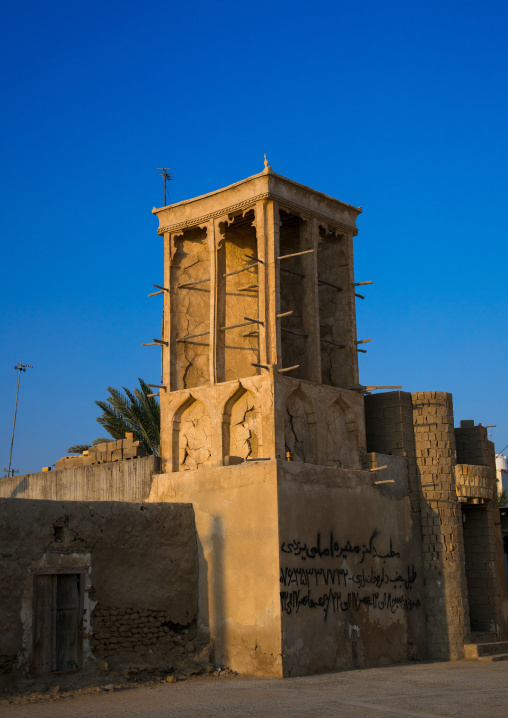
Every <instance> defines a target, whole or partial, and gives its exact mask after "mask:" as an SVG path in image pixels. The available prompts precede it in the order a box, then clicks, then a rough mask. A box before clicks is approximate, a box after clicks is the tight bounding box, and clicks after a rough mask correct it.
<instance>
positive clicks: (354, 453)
mask: <svg viewBox="0 0 508 718" xmlns="http://www.w3.org/2000/svg"><path fill="white" fill-rule="evenodd" d="M325 426H326V458H327V460H328V462H329V463H336V464H337V465H338V466H339V468H345V469H348V468H358V466H359V454H358V428H357V423H356V417H355V414H354V412H353V410H352V409H351V407H350V406H349V404H348V403H347V402H346V401H344V399H343V398H342V397H339V398H338V399H336V400H335V401H334V402H333V404H331V405H330V407H329V409H328V412H327V414H326V423H325Z"/></svg>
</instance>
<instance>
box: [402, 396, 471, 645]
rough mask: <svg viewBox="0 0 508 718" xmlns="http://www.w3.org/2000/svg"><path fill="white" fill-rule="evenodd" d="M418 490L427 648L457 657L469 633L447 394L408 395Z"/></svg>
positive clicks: (462, 545) (453, 437) (462, 543)
mask: <svg viewBox="0 0 508 718" xmlns="http://www.w3.org/2000/svg"><path fill="white" fill-rule="evenodd" d="M412 400H413V424H414V436H415V447H416V462H417V467H418V475H419V483H420V490H421V501H420V506H421V521H422V535H423V551H424V575H425V579H426V580H425V591H426V601H425V605H426V614H427V640H428V646H427V647H428V652H429V656H430V657H432V658H441V659H449V658H452V659H458V658H462V657H463V655H464V648H463V646H464V643H465V642H467V640H468V638H469V606H468V598H467V585H466V577H465V573H464V570H463V566H464V538H463V533H462V511H461V506H460V504H459V502H458V500H457V495H456V492H455V464H456V454H455V433H454V428H453V404H452V395H451V394H447V393H445V392H436V391H432V392H430V391H429V392H417V393H415V394H412Z"/></svg>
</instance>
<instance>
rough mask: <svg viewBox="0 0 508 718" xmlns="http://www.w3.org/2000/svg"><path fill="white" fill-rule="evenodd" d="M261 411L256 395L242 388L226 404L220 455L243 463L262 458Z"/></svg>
mask: <svg viewBox="0 0 508 718" xmlns="http://www.w3.org/2000/svg"><path fill="white" fill-rule="evenodd" d="M261 424H262V422H261V411H260V408H259V401H258V398H257V397H256V395H255V394H254V393H253V392H252V391H249V390H247V389H244V388H243V387H242V386H241V387H240V388H239V389H238V391H236V392H235V393H234V394H233V396H232V397H231V398H230V399H229V401H227V402H226V405H225V407H224V413H223V417H222V455H223V457H225V456H237V457H239V458H241V459H243V460H244V461H245V460H246V459H257V458H259V457H261V456H262V436H261Z"/></svg>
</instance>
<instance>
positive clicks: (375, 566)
mask: <svg viewBox="0 0 508 718" xmlns="http://www.w3.org/2000/svg"><path fill="white" fill-rule="evenodd" d="M376 540H377V541H376ZM387 544H388V546H383V545H382V544H381V542H380V534H379V532H378V531H376V530H375V531H373V532H372V534H371V536H370V538H369V540H368V542H367V543H358V544H354V543H352V542H351V541H350V540H346V541H344V542H342V541H340V540H339V539H338V538H337V537H336V536H334V534H333V531H331V532H330V533H329V534H326V535H322V534H321V533H320V532H318V534H317V536H316V540H315V541H314V542H312V543H311V544H308V543H307V542H305V543H304V542H302V541H300V540H297V539H294V540H293V541H290V542H288V543H286V542H285V541H284V542H283V543H282V544H281V547H280V549H281V553H282V554H285V555H286V556H287V558H288V559H289V557H292V558H293V559H297V560H298V561H305V562H306V565H305V566H302V565H301V564H300V565H299V566H292V567H281V570H280V584H281V589H282V590H281V593H280V598H281V607H282V610H283V611H284V612H285V613H286V614H288V615H291V614H293V613H295V614H296V613H298V612H299V611H300V610H301V609H314V610H318V611H321V612H322V613H323V617H324V619H325V620H326V619H327V617H328V614H329V613H330V611H331V612H332V613H334V614H335V613H341V612H349V611H359V610H361V609H366V608H369V609H372V610H375V611H387V612H389V613H391V614H395V613H397V612H398V611H400V610H403V611H412V610H413V609H414V608H418V607H419V606H420V600H419V599H418V598H417V597H416V596H415V597H414V598H413V597H410V596H408V595H406V594H407V593H408V592H411V590H412V589H413V584H414V582H415V581H416V578H417V573H416V570H415V567H414V565H413V564H411V565H406V566H400V561H399V560H398V559H400V552H399V551H397V550H395V549H394V548H393V544H392V539H389V541H388V542H387ZM374 559H376V561H375V563H373V562H374ZM320 560H326V561H327V563H328V564H329V563H330V561H333V562H338V564H339V565H335V566H333V565H332V566H330V565H327V566H326V567H321V566H319V565H316V564H319V562H320ZM298 561H297V562H298ZM308 562H312V563H313V565H311V566H309V564H308ZM387 562H388V565H387V566H385V565H384V564H387ZM339 589H344V590H339ZM374 589H378V590H374Z"/></svg>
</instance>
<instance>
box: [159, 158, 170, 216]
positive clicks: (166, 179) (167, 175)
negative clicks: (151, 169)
mask: <svg viewBox="0 0 508 718" xmlns="http://www.w3.org/2000/svg"><path fill="white" fill-rule="evenodd" d="M157 169H158V170H162V172H159V177H162V179H163V180H164V207H166V205H167V202H166V182H171V180H172V179H174V177H173V175H172V174H170V173H169V172H168V171H167V170H166V168H165V167H157ZM169 169H171V167H168V170H169Z"/></svg>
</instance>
